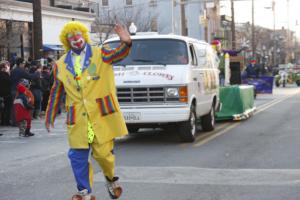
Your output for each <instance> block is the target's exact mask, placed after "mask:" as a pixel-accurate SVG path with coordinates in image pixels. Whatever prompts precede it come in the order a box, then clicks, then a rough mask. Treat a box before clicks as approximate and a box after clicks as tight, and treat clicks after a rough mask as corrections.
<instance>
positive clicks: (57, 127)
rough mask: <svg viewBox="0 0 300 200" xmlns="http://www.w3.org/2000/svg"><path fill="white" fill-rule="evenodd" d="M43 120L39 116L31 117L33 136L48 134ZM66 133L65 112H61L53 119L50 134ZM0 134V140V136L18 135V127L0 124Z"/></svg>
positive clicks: (10, 136)
mask: <svg viewBox="0 0 300 200" xmlns="http://www.w3.org/2000/svg"><path fill="white" fill-rule="evenodd" d="M44 120H45V119H44V118H40V119H33V120H32V121H31V132H33V133H34V134H35V136H40V135H45V134H48V132H47V130H46V128H45V121H44ZM66 133H67V128H66V126H65V113H63V114H61V115H59V116H58V117H57V118H56V119H55V123H54V128H51V135H56V134H60V135H61V134H66ZM0 134H2V136H0V140H1V139H2V138H12V137H19V128H18V127H17V126H0ZM35 136H34V137H35Z"/></svg>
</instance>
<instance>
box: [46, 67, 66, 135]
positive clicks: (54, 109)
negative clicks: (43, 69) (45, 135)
mask: <svg viewBox="0 0 300 200" xmlns="http://www.w3.org/2000/svg"><path fill="white" fill-rule="evenodd" d="M52 73H53V77H54V83H53V86H52V88H51V91H50V96H49V101H48V106H47V109H46V116H45V126H46V129H47V131H48V132H49V131H50V125H51V126H52V127H53V125H54V121H55V117H56V114H57V113H58V110H59V106H60V103H61V102H62V98H63V94H64V86H63V84H62V82H61V81H60V80H58V79H57V65H55V66H54V68H53V72H52Z"/></svg>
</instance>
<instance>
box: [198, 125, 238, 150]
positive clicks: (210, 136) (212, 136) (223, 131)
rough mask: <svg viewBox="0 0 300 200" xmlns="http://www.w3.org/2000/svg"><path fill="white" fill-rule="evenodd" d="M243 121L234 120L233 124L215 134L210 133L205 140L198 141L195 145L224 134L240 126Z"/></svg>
mask: <svg viewBox="0 0 300 200" xmlns="http://www.w3.org/2000/svg"><path fill="white" fill-rule="evenodd" d="M240 123H241V122H233V124H231V125H229V126H227V127H226V128H225V129H223V130H221V131H220V132H217V133H215V134H213V135H209V136H208V137H206V138H204V139H203V140H199V141H198V142H196V143H195V144H194V145H193V147H199V146H201V145H203V144H205V143H207V142H209V141H211V140H213V139H215V138H216V137H218V136H220V135H223V134H224V133H226V132H228V131H229V130H231V129H233V128H234V127H236V126H238V125H239V124H240Z"/></svg>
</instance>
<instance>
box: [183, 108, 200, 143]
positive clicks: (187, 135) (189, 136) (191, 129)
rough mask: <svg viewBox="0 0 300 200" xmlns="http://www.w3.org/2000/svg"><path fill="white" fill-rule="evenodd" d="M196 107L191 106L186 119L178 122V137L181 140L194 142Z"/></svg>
mask: <svg viewBox="0 0 300 200" xmlns="http://www.w3.org/2000/svg"><path fill="white" fill-rule="evenodd" d="M196 121H197V119H196V109H195V106H194V105H192V106H191V111H190V117H189V120H188V121H185V122H181V123H179V137H180V141H181V142H194V141H195V137H196V132H197V131H196V130H197V125H196Z"/></svg>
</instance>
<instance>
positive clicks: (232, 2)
mask: <svg viewBox="0 0 300 200" xmlns="http://www.w3.org/2000/svg"><path fill="white" fill-rule="evenodd" d="M231 39H232V42H231V43H232V45H231V47H232V49H233V50H235V49H236V41H235V19H234V1H233V0H231Z"/></svg>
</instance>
